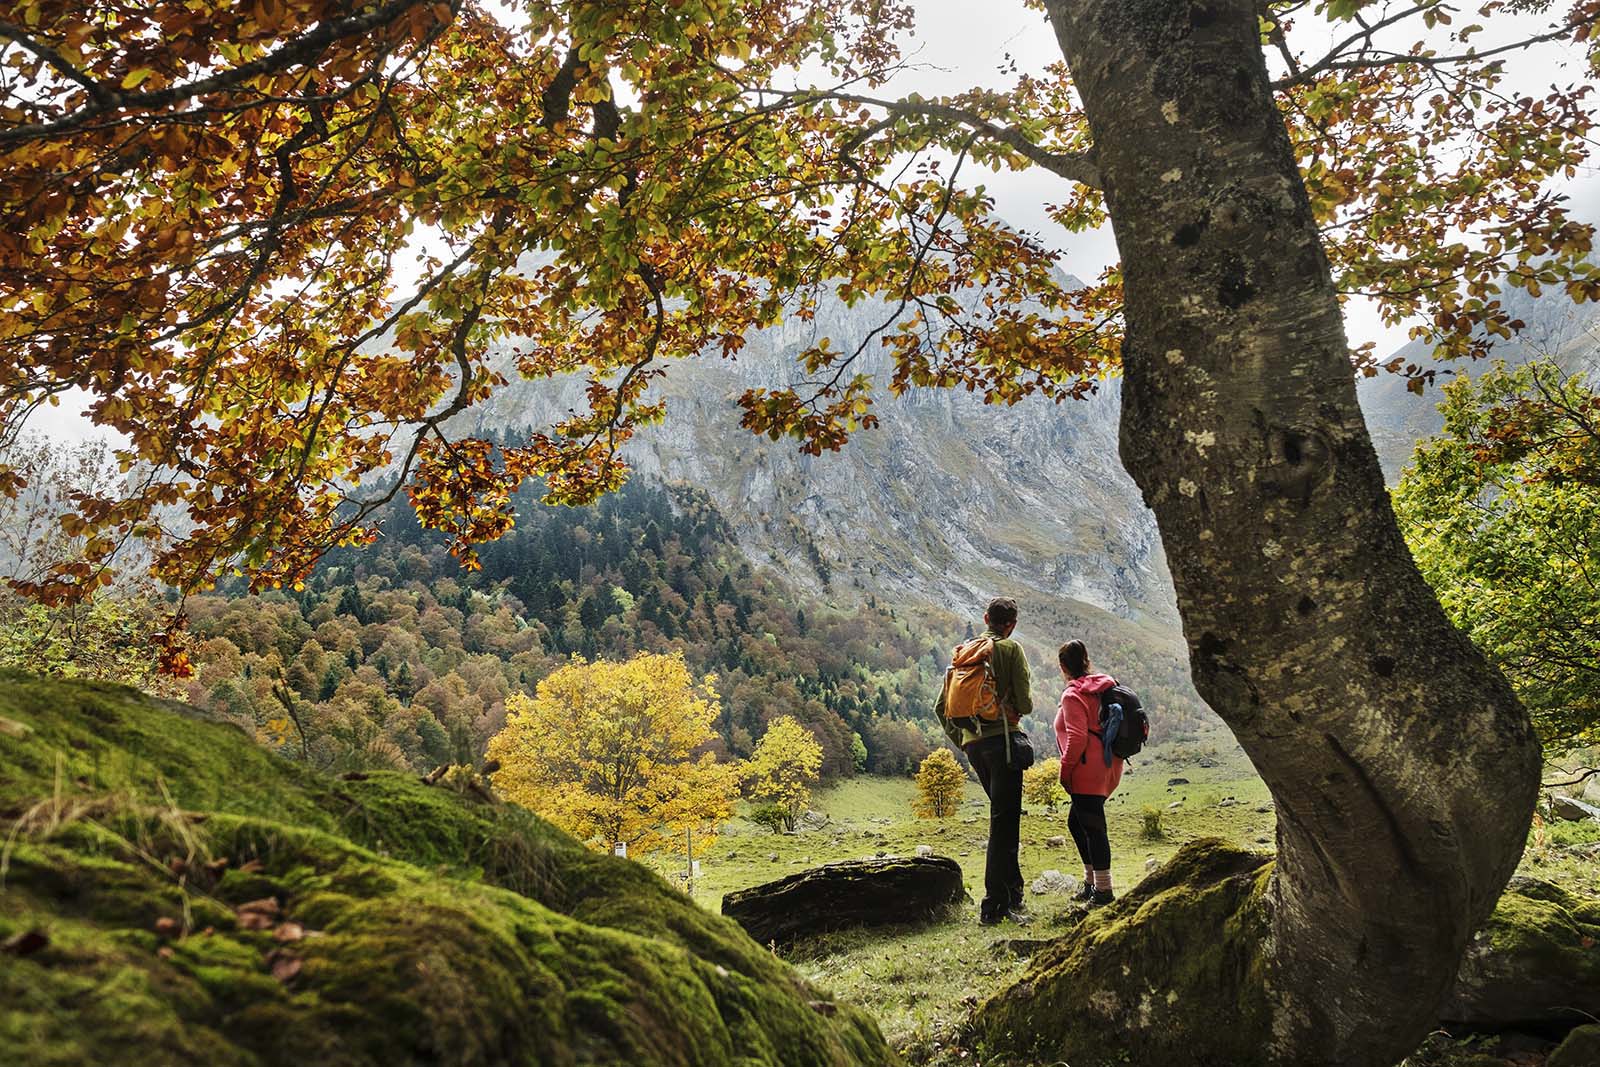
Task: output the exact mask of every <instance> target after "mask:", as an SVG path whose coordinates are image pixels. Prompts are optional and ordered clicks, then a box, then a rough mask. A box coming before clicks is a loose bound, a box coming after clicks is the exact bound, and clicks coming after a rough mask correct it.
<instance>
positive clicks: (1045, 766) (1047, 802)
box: [1022, 758, 1067, 811]
mask: <svg viewBox="0 0 1600 1067" xmlns="http://www.w3.org/2000/svg"><path fill="white" fill-rule="evenodd" d="M1066 796H1067V793H1066V790H1064V789H1062V788H1061V760H1060V759H1059V758H1057V759H1047V760H1044V761H1042V762H1040V763H1036V764H1034V765H1033V766H1032V767H1029V768H1028V769H1027V770H1025V771H1023V772H1022V799H1023V801H1024V802H1026V803H1029V804H1043V805H1044V806H1045V807H1046V808H1048V809H1049V810H1051V811H1055V810H1056V805H1057V804H1059V803H1061V802H1062V801H1063V800H1065V799H1066Z"/></svg>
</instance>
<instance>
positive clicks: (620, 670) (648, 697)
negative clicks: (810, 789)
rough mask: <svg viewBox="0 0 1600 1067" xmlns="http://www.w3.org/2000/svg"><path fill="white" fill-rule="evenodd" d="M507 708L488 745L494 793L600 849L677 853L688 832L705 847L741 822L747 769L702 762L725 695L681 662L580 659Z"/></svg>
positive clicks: (645, 657)
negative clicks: (739, 805)
mask: <svg viewBox="0 0 1600 1067" xmlns="http://www.w3.org/2000/svg"><path fill="white" fill-rule="evenodd" d="M506 711H507V715H506V725H505V728H504V729H502V730H501V731H500V733H498V734H496V735H495V736H494V737H492V738H490V740H489V757H490V759H493V760H498V761H499V763H500V769H499V770H498V771H496V772H495V776H494V782H495V786H496V788H498V789H500V790H501V791H502V792H504V793H505V795H506V796H507V797H509V798H510V799H512V800H515V801H517V802H518V803H520V804H523V805H525V806H527V807H529V808H531V809H533V810H534V811H536V812H538V813H539V814H540V815H542V816H544V817H545V818H546V819H548V820H550V821H551V822H552V823H554V824H555V825H557V826H559V827H561V828H562V829H564V830H566V831H568V832H569V833H571V834H573V835H574V836H575V837H577V838H579V839H580V840H583V841H587V842H589V843H590V844H592V845H594V846H595V847H597V848H600V849H602V850H607V849H610V848H611V847H612V846H614V845H617V844H623V845H626V846H627V848H628V851H629V853H630V854H632V855H640V854H643V853H648V852H655V851H659V850H662V849H670V848H673V847H675V846H676V845H677V843H678V842H679V841H680V840H681V839H682V838H681V835H682V833H683V831H684V830H686V829H688V830H697V831H700V843H701V847H704V846H706V845H709V841H710V836H711V835H712V834H714V833H715V831H716V827H717V826H718V825H720V824H721V823H723V822H725V821H727V819H728V818H729V816H731V815H732V814H733V804H734V801H735V800H736V799H737V798H738V795H739V785H738V774H739V771H738V767H737V766H736V765H734V764H731V763H725V762H719V761H718V760H717V758H716V756H715V755H713V754H712V753H710V752H705V753H701V754H699V755H697V754H696V752H697V750H699V749H700V748H701V746H703V745H705V743H706V742H708V741H710V740H711V737H712V732H711V724H712V723H713V722H714V721H715V720H716V716H717V711H718V707H717V697H716V692H715V690H713V689H712V688H711V686H710V680H709V679H707V680H706V682H705V683H704V684H703V685H701V686H697V685H696V684H695V681H694V679H693V678H692V677H691V676H690V674H689V671H688V669H687V668H686V667H685V666H684V663H683V658H682V657H681V656H677V655H672V656H661V655H652V654H648V653H647V654H642V655H639V656H635V657H634V658H633V659H631V660H628V661H627V662H625V663H606V662H603V661H602V662H597V663H585V662H583V661H582V660H574V661H573V662H572V663H571V664H570V665H568V666H566V667H562V668H561V669H560V670H557V671H555V672H553V673H552V674H550V675H549V676H548V677H547V678H545V679H544V681H542V682H540V683H539V688H538V690H537V691H536V692H535V693H534V695H533V696H532V697H527V696H523V695H521V694H514V695H513V696H512V697H511V698H510V699H509V700H508V701H507V702H506Z"/></svg>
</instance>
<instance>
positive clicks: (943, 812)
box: [915, 748, 967, 819]
mask: <svg viewBox="0 0 1600 1067" xmlns="http://www.w3.org/2000/svg"><path fill="white" fill-rule="evenodd" d="M966 784H967V775H966V772H965V771H963V770H962V769H961V764H959V763H957V762H956V758H955V756H953V755H952V754H951V752H950V750H949V749H948V748H936V749H934V750H933V752H932V753H930V754H929V756H928V758H927V759H925V760H923V761H922V767H921V768H920V769H918V771H917V801H916V805H915V810H916V813H917V814H918V815H920V816H922V817H923V818H924V819H948V818H949V817H950V816H952V815H954V814H955V813H956V809H957V808H959V807H960V806H961V791H962V789H963V788H964V787H965V786H966Z"/></svg>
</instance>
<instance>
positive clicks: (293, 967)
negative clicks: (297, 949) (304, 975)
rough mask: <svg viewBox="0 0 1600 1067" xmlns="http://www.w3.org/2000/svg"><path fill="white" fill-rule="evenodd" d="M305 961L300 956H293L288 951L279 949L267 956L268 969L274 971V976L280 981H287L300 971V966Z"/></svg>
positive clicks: (303, 964)
mask: <svg viewBox="0 0 1600 1067" xmlns="http://www.w3.org/2000/svg"><path fill="white" fill-rule="evenodd" d="M304 966H305V962H304V961H303V960H301V959H300V957H299V956H291V955H289V954H288V953H287V952H284V951H282V950H278V951H275V952H272V953H271V954H270V955H268V956H267V969H268V970H269V971H271V972H272V977H274V978H276V979H277V980H278V981H280V982H287V981H288V980H289V979H291V978H293V977H294V976H295V975H297V974H299V973H300V968H301V967H304Z"/></svg>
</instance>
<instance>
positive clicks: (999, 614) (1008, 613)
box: [983, 596, 1017, 630]
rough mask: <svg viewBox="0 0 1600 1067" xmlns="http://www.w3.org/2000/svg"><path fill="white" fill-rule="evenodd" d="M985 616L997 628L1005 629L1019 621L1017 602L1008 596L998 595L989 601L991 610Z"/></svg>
mask: <svg viewBox="0 0 1600 1067" xmlns="http://www.w3.org/2000/svg"><path fill="white" fill-rule="evenodd" d="M983 617H984V618H986V619H988V620H989V625H990V626H992V627H994V628H995V629H996V630H1004V629H1005V628H1006V627H1007V626H1010V625H1012V624H1013V623H1015V622H1016V621H1017V602H1016V601H1015V600H1012V599H1011V598H1010V597H1008V596H997V597H995V598H994V599H993V600H991V601H989V610H988V611H986V612H984V616H983Z"/></svg>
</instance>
